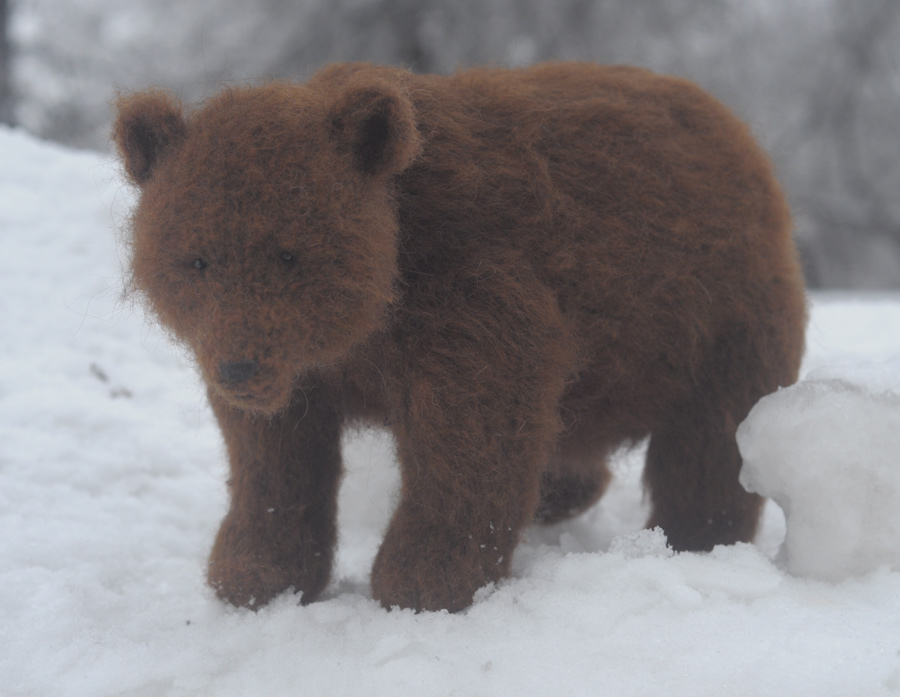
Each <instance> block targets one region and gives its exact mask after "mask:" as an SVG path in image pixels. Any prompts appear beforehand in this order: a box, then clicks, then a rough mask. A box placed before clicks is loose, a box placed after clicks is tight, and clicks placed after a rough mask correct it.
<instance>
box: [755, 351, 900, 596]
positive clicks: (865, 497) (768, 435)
mask: <svg viewBox="0 0 900 697" xmlns="http://www.w3.org/2000/svg"><path fill="white" fill-rule="evenodd" d="M898 427H900V359H894V360H893V361H888V362H884V363H878V364H872V363H862V364H850V365H843V366H840V365H835V366H830V367H826V368H820V369H818V370H815V371H813V372H812V373H811V374H810V375H809V376H807V378H806V379H805V380H803V381H802V382H801V383H799V384H797V385H794V386H792V387H789V388H786V389H783V390H779V391H778V392H776V393H775V394H771V395H769V396H768V397H765V398H763V399H762V400H761V401H760V402H759V403H758V404H757V405H756V406H755V407H754V409H753V410H752V411H751V413H750V415H749V417H748V418H747V420H746V421H745V422H744V423H743V424H741V427H740V429H739V431H738V445H739V446H740V448H741V453H742V455H743V457H744V467H743V469H742V471H741V482H742V483H743V485H744V487H745V488H747V489H749V490H751V491H755V492H757V493H759V494H762V495H763V496H768V497H771V498H772V499H773V500H774V501H775V502H776V503H777V504H778V505H779V506H780V507H781V508H782V509H783V511H784V513H785V517H786V526H787V532H786V536H785V542H784V547H783V559H784V562H785V564H786V566H787V569H788V570H789V571H790V572H791V573H792V574H796V575H801V576H812V577H815V578H820V579H824V580H829V581H840V580H843V579H845V578H848V577H850V576H855V575H859V574H865V573H867V572H869V571H873V570H875V569H877V568H879V567H880V566H882V565H884V566H890V567H891V568H893V569H894V570H896V571H900V428H898Z"/></svg>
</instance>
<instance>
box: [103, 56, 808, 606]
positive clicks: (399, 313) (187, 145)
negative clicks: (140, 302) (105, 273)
mask: <svg viewBox="0 0 900 697" xmlns="http://www.w3.org/2000/svg"><path fill="white" fill-rule="evenodd" d="M117 109H118V114H117V120H116V123H115V126H114V139H115V142H116V144H117V146H118V149H119V153H120V154H121V158H122V161H123V163H124V167H125V170H126V172H127V174H128V176H129V177H130V179H131V181H132V182H133V183H134V184H135V185H136V186H137V187H139V190H140V200H139V202H138V204H137V206H136V209H135V211H134V214H133V218H132V220H131V229H130V243H131V253H132V259H131V263H132V279H131V283H132V285H133V288H134V289H136V291H138V292H139V293H140V294H142V296H143V297H144V298H145V299H146V301H147V303H148V305H149V307H150V308H152V310H153V311H154V312H155V314H156V315H157V316H158V318H159V320H160V322H161V323H162V324H163V325H164V326H165V327H167V328H168V329H169V330H170V331H171V332H172V333H173V334H174V336H175V337H177V338H178V339H179V340H180V341H182V342H184V343H185V344H186V345H187V346H188V347H190V349H191V350H192V351H193V353H194V355H195V356H196V359H197V362H198V364H199V367H200V370H201V372H202V375H203V377H204V379H205V381H206V384H207V386H208V393H209V400H210V402H211V404H212V408H213V411H214V412H215V415H216V417H217V419H218V421H219V424H220V426H221V429H222V433H223V435H224V438H225V442H226V444H227V448H228V453H229V458H230V464H231V479H230V482H229V484H230V490H231V508H230V511H229V512H228V514H227V516H226V517H225V519H224V521H223V522H222V526H221V529H220V530H219V533H218V536H217V538H216V541H215V544H214V547H213V550H212V555H211V558H210V561H209V581H210V583H211V584H212V586H213V587H214V588H215V589H216V591H217V593H218V595H219V596H220V597H221V598H223V599H225V600H227V601H228V602H231V603H234V604H236V605H245V606H252V607H259V606H260V605H262V604H263V603H265V602H267V601H269V600H270V599H271V598H273V597H274V596H275V595H277V594H279V593H281V592H283V591H285V590H287V589H289V588H292V589H293V590H294V591H295V592H300V593H302V597H301V600H302V602H304V603H308V602H310V601H312V600H314V599H315V598H316V596H317V595H319V593H320V592H321V591H322V589H323V588H324V587H325V586H326V584H327V583H328V579H329V573H330V570H331V566H332V554H333V550H334V546H335V538H336V530H335V526H336V523H335V516H336V499H337V488H338V483H339V479H340V475H341V453H340V445H339V444H340V437H341V432H342V429H344V428H345V427H347V426H348V425H349V424H352V423H358V422H360V421H361V420H364V421H370V422H374V423H376V424H387V425H388V426H389V427H390V428H391V429H392V431H393V435H394V438H395V439H396V448H397V457H398V459H399V463H400V467H401V479H402V490H401V493H400V500H399V503H398V506H397V509H396V511H395V512H394V514H393V518H392V520H391V522H390V525H389V527H388V529H387V532H386V534H385V537H384V541H383V543H382V545H381V548H380V550H379V552H378V555H377V557H376V559H375V564H374V568H373V570H372V577H371V585H372V593H373V595H374V597H375V598H377V599H378V600H379V601H380V602H381V603H382V604H383V605H384V606H385V607H394V606H399V607H402V608H414V609H416V610H440V609H447V610H450V611H457V610H461V609H463V608H465V607H467V606H468V605H470V603H471V602H472V598H473V594H474V593H475V591H476V590H477V589H478V588H480V587H482V586H484V585H485V584H489V583H491V582H493V581H497V580H498V579H502V578H503V577H504V576H506V575H507V574H508V572H509V568H510V560H511V559H512V555H513V551H514V549H515V546H516V543H517V541H518V539H519V536H520V533H521V532H522V530H523V528H525V527H526V526H528V525H529V524H531V523H532V521H535V520H537V521H539V522H552V521H559V520H562V519H564V518H567V517H569V516H572V515H574V514H576V513H578V512H580V511H584V510H585V509H586V508H588V507H589V506H591V505H592V504H593V503H594V502H595V501H596V500H597V499H598V498H599V497H600V496H601V494H602V493H603V490H604V487H605V486H606V484H607V480H608V478H609V474H608V471H607V469H606V466H605V459H606V457H607V455H608V454H609V453H610V452H611V451H612V450H613V449H615V448H616V447H617V446H619V445H620V444H621V443H623V442H635V441H637V440H639V439H642V438H644V437H645V436H647V435H649V436H650V442H649V450H648V453H647V462H646V470H645V475H644V481H645V484H646V486H647V487H648V489H649V495H650V501H651V504H652V515H651V517H650V520H649V522H648V525H649V526H661V527H662V528H663V529H664V530H665V533H666V535H667V536H668V540H669V542H670V544H671V545H672V546H673V547H674V548H675V549H676V550H708V549H711V548H712V547H713V546H714V545H716V544H720V543H733V542H735V541H739V540H750V539H751V538H752V536H753V534H754V531H755V528H756V524H757V518H758V515H759V511H760V504H761V499H760V498H759V497H758V496H755V495H752V494H749V493H747V492H746V491H744V490H743V489H742V488H741V486H740V485H739V483H738V470H739V468H740V465H741V460H740V455H739V453H738V450H737V447H736V444H735V429H736V427H737V425H738V424H739V423H740V422H741V420H742V419H743V418H744V417H745V416H746V414H747V412H748V411H749V409H750V407H751V406H752V405H753V404H754V403H755V402H756V401H757V400H758V399H759V398H760V397H762V396H763V395H765V394H767V393H769V392H772V391H774V390H775V389H776V388H777V387H778V386H780V385H788V384H790V383H792V382H794V380H795V379H796V377H797V371H798V366H799V364H800V359H801V354H802V352H803V340H804V325H805V316H806V310H805V300H804V291H803V282H802V277H801V272H800V270H799V266H798V262H797V258H796V251H795V248H794V245H793V243H792V240H791V234H790V218H789V212H788V209H787V206H786V204H785V201H784V198H783V196H782V194H781V192H780V190H779V187H778V185H777V184H776V182H775V179H774V177H773V172H772V167H771V165H770V163H769V161H768V159H767V158H766V156H765V155H764V154H763V153H762V152H761V151H760V149H759V148H758V147H757V145H756V144H755V143H754V140H753V139H752V137H751V135H750V133H749V132H748V130H747V128H746V127H745V126H744V125H742V124H741V123H740V122H739V121H737V120H736V119H735V118H734V117H733V116H732V115H731V114H730V113H729V112H728V111H727V110H726V109H725V108H724V107H722V106H721V105H720V104H719V103H718V102H716V101H715V100H714V99H713V98H711V97H710V96H709V95H707V94H705V93H704V92H703V91H701V90H700V89H699V88H697V87H696V86H694V85H692V84H691V83H689V82H686V81H683V80H680V79H674V78H668V77H661V76H658V75H655V74H652V73H650V72H647V71H644V70H639V69H634V68H626V67H600V66H596V65H589V64H545V65H538V66H535V67H532V68H528V69H522V70H500V69H491V70H480V69H479V70H468V71H464V72H460V73H458V74H455V75H452V76H449V77H448V76H443V77H442V76H433V75H421V76H419V75H413V74H411V73H409V72H407V71H404V70H400V69H395V68H388V67H376V66H371V65H364V64H343V65H334V66H331V67H328V68H325V69H324V70H322V71H321V72H319V73H318V74H316V75H315V76H314V77H313V78H312V79H310V80H309V81H308V82H307V83H305V84H291V83H287V82H274V83H269V84H264V85H261V86H253V87H239V88H238V87H234V88H228V89H225V90H224V91H222V92H221V93H220V94H218V95H216V96H215V97H213V98H211V99H210V100H209V101H207V102H206V103H205V104H204V105H203V106H202V107H200V108H198V109H197V110H195V111H192V112H190V113H189V114H187V115H186V114H185V113H184V110H183V106H182V104H181V103H180V102H179V101H178V100H176V99H175V98H173V97H172V96H170V95H169V94H167V93H165V92H162V91H156V90H151V91H147V92H143V93H138V94H134V95H131V96H125V97H123V98H121V99H120V100H119V102H118V106H117Z"/></svg>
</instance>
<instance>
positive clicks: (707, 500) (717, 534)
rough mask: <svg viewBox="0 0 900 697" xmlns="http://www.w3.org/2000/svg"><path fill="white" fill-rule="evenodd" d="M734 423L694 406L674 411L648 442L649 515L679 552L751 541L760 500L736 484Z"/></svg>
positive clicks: (723, 413)
mask: <svg viewBox="0 0 900 697" xmlns="http://www.w3.org/2000/svg"><path fill="white" fill-rule="evenodd" d="M736 429H737V424H736V423H735V419H734V418H733V417H732V416H731V413H730V412H729V411H728V409H727V408H725V407H723V406H722V405H720V404H718V403H702V402H700V401H696V400H695V401H693V402H691V403H689V404H687V405H681V408H678V409H675V410H673V411H672V417H671V419H670V421H669V422H668V423H667V424H666V425H665V426H664V427H663V428H661V429H658V430H657V431H656V432H654V433H653V435H652V436H651V438H650V446H649V448H648V451H647V464H646V467H645V470H644V483H645V485H646V486H647V487H648V489H649V493H650V499H651V503H652V514H651V517H650V521H649V522H648V527H651V528H653V527H656V526H659V527H661V528H662V529H663V531H664V532H665V533H666V537H667V538H668V541H669V544H670V545H672V547H673V548H674V549H676V550H678V551H704V550H711V549H712V548H713V547H714V546H715V545H718V544H732V543H735V542H749V541H750V540H752V539H753V536H754V534H755V532H756V526H757V522H758V519H759V514H760V510H761V507H762V502H763V499H762V498H760V497H759V496H757V495H756V494H750V493H748V492H747V491H745V490H744V488H743V487H742V486H741V485H740V483H739V481H738V475H739V473H740V468H741V456H740V452H739V451H738V447H737V443H736V441H735V431H736Z"/></svg>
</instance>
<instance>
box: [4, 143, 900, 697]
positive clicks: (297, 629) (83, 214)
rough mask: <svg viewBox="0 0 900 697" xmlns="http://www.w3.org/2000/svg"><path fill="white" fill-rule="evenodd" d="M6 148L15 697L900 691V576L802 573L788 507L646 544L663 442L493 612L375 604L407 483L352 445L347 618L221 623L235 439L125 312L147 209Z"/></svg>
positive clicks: (893, 323)
mask: <svg viewBox="0 0 900 697" xmlns="http://www.w3.org/2000/svg"><path fill="white" fill-rule="evenodd" d="M0 154H2V157H0V694H2V695H3V697H48V696H49V697H79V696H82V695H83V696H85V697H151V696H152V697H182V696H183V697H205V696H209V697H232V696H235V697H238V696H240V697H246V696H247V695H257V694H261V695H267V696H268V695H271V696H272V697H279V696H281V695H316V696H322V697H330V696H335V697H345V696H347V695H367V696H368V695H371V696H372V697H378V696H380V695H385V696H388V697H406V696H407V695H415V696H416V697H449V696H451V695H456V696H459V697H493V696H498V697H499V696H505V695H517V696H518V697H530V696H532V695H540V696H541V697H546V696H547V695H553V696H554V697H557V696H558V697H567V696H569V695H572V696H577V697H580V696H583V695H617V696H622V697H628V696H630V695H640V696H641V697H644V696H651V697H652V696H654V695H666V697H681V696H684V697H688V696H690V697H705V696H709V697H735V696H740V697H757V696H759V695H766V696H767V697H768V696H772V697H779V696H784V697H859V696H860V695H866V697H886V696H888V695H896V694H897V693H898V692H900V653H898V652H900V573H898V572H896V571H890V570H887V569H882V570H880V571H876V572H872V573H870V574H867V575H865V576H862V577H859V578H854V579H850V580H847V581H844V582H842V583H837V584H834V583H825V582H821V581H816V580H811V579H806V578H795V577H792V576H790V575H787V574H786V573H785V572H784V571H783V570H782V569H781V568H780V567H779V566H778V565H776V564H774V563H773V562H772V559H771V556H772V555H773V554H774V552H775V550H776V549H777V548H778V546H779V545H780V544H781V541H782V538H783V536H784V520H783V518H782V517H781V516H780V515H779V512H778V509H777V507H776V506H774V505H772V506H768V507H767V509H766V511H765V519H764V525H763V529H762V531H761V534H760V536H759V540H758V542H757V544H756V545H737V546H733V547H722V548H717V549H715V550H714V551H713V552H711V553H710V554H673V553H672V551H671V550H670V549H669V548H668V547H667V546H666V544H665V538H664V537H663V536H662V535H661V534H660V533H659V532H656V531H642V530H641V527H642V525H643V520H644V519H645V516H646V509H645V508H644V505H643V500H642V496H641V491H640V488H639V482H640V476H641V457H642V455H643V451H642V450H640V449H637V450H635V451H632V452H624V453H620V454H618V455H617V457H616V458H615V460H614V461H613V463H612V468H613V470H614V472H615V475H616V479H615V480H614V482H613V485H612V487H611V489H610V491H609V493H608V494H607V496H606V497H605V498H604V500H603V502H602V503H601V504H600V505H599V506H597V507H595V508H594V509H593V510H591V511H589V512H588V513H586V514H585V515H583V516H581V517H580V518H578V519H576V520H574V521H571V522H568V523H565V524H562V525H558V526H554V527H551V528H535V529H532V530H529V531H528V532H527V536H526V539H525V541H524V542H523V544H522V545H521V546H520V548H519V550H518V551H517V552H516V555H515V557H514V559H513V570H512V576H511V578H509V579H508V580H506V581H504V582H502V583H499V584H497V585H496V586H494V587H491V588H488V589H486V590H484V591H483V592H481V593H480V594H479V596H478V599H477V602H476V603H475V605H474V606H473V607H472V608H471V609H470V610H468V611H467V612H465V613H463V614H460V615H447V614H445V613H436V614H427V615H414V614H412V613H410V612H385V611H383V610H382V609H381V608H380V606H379V605H378V603H376V602H375V601H373V600H372V599H371V594H370V592H369V585H368V574H369V566H370V565H371V563H372V559H373V557H374V555H375V552H376V550H377V548H378V543H379V540H380V537H381V534H382V531H383V530H384V527H385V525H386V524H387V521H388V518H389V516H390V512H391V507H392V505H393V503H394V497H395V492H396V487H397V472H396V468H395V466H394V458H393V449H392V446H391V444H390V442H389V441H388V440H387V439H386V438H384V436H383V435H380V434H376V433H370V432H364V433H361V434H351V435H350V436H348V438H347V441H346V443H345V446H346V447H345V454H346V461H347V469H348V472H347V477H346V479H345V482H344V485H343V487H342V490H341V499H340V545H339V549H338V555H337V560H336V565H335V572H334V579H333V582H332V584H331V586H330V587H329V588H328V589H327V591H326V593H325V597H324V598H323V599H322V601H321V602H317V603H314V604H312V605H310V606H308V607H300V606H298V605H297V604H296V601H295V599H294V598H291V597H289V596H283V597H281V598H278V599H276V601H275V602H274V603H272V604H271V605H270V606H268V607H266V608H263V609H262V610H261V611H260V612H258V613H252V612H249V611H246V610H236V609H234V608H230V607H226V606H224V605H222V604H221V603H219V602H217V601H216V599H215V598H214V596H213V594H212V593H211V592H210V591H209V590H208V589H207V588H206V586H205V584H204V582H203V571H204V563H205V558H206V555H207V553H208V551H209V547H210V544H211V543H212V539H213V535H214V534H215V531H216V527H217V525H218V523H219V520H220V518H221V516H222V515H223V514H224V512H225V508H226V505H227V502H226V492H225V485H224V482H225V477H226V472H225V460H224V452H223V447H222V442H221V438H220V436H219V434H218V432H217V430H216V428H215V425H214V423H213V419H212V416H211V414H210V412H209V409H208V408H207V406H206V403H205V398H204V393H203V388H202V385H201V384H200V382H199V380H198V379H197V378H196V376H195V373H194V370H193V368H192V367H191V366H190V364H189V362H187V361H185V360H184V358H183V356H182V354H181V352H180V351H179V350H178V349H177V348H173V347H172V346H171V344H170V343H169V342H168V341H167V340H166V339H165V337H164V336H162V335H161V334H160V333H159V332H158V331H157V329H156V328H155V327H154V326H153V325H152V324H148V323H147V322H146V321H145V320H144V318H143V316H142V314H141V313H140V311H139V310H136V309H134V308H132V307H131V306H130V305H129V304H128V302H125V301H123V300H122V299H121V297H120V288H121V283H120V277H121V273H122V269H121V263H120V261H119V258H118V254H117V250H116V245H115V242H114V234H113V229H114V227H115V225H116V224H117V222H118V221H119V220H120V218H121V215H122V213H123V211H124V210H125V209H126V207H127V205H128V192H127V190H126V189H124V188H123V187H122V185H121V183H120V182H119V180H118V179H117V177H116V172H115V168H114V167H113V166H112V165H111V164H110V161H109V159H108V158H106V157H101V156H98V155H96V154H92V153H75V152H71V151H67V150H63V149H60V148H58V147H54V146H51V145H48V144H45V143H39V142H37V141H35V140H33V139H31V138H29V137H27V136H25V135H24V134H22V133H20V132H16V131H10V130H8V129H7V130H4V129H0ZM851 323H855V324H852V326H854V331H853V334H852V336H851V335H849V334H847V332H846V329H845V328H846V327H847V326H848V325H850V324H851ZM898 327H900V298H898V297H896V296H895V297H893V298H885V299H883V300H881V301H879V302H877V303H873V302H870V301H868V300H863V299H858V298H857V299H847V298H833V299H829V298H826V299H824V300H822V301H821V302H817V303H816V306H815V307H814V309H813V326H812V329H811V334H810V336H811V337H812V339H811V342H810V345H811V349H812V352H811V355H812V356H813V360H814V361H815V364H816V365H822V364H824V363H827V362H829V361H830V360H832V359H833V358H834V357H835V356H841V357H842V360H859V359H871V358H873V357H881V356H882V355H883V354H884V353H885V352H888V351H893V352H894V353H897V352H898V351H900V330H898Z"/></svg>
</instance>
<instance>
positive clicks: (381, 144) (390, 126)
mask: <svg viewBox="0 0 900 697" xmlns="http://www.w3.org/2000/svg"><path fill="white" fill-rule="evenodd" d="M328 127H329V129H330V135H331V137H332V139H333V140H334V141H335V142H336V143H337V145H338V148H339V149H340V150H341V151H343V152H349V153H350V154H351V155H352V157H353V161H354V164H355V166H356V167H357V169H359V171H361V172H362V173H364V174H368V175H372V176H381V175H391V174H397V173H399V172H401V171H403V170H404V169H406V168H407V167H408V166H409V165H410V164H412V161H413V160H414V159H415V158H416V156H417V155H418V154H419V150H420V148H421V143H420V139H419V133H418V130H417V129H416V116H415V111H414V110H413V106H412V104H411V103H410V101H409V99H407V98H406V97H404V96H403V95H402V94H401V92H400V91H399V90H398V89H397V88H395V87H394V86H392V85H390V84H388V83H387V82H376V83H374V84H372V83H371V82H370V83H367V84H365V85H356V86H350V87H347V88H346V89H345V90H344V92H343V94H341V96H340V97H339V98H338V99H337V101H336V102H335V103H334V104H333V105H332V107H331V110H330V112H329V115H328Z"/></svg>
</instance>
